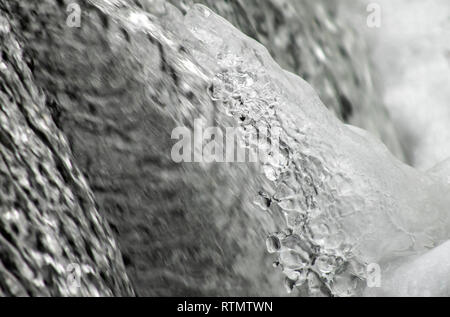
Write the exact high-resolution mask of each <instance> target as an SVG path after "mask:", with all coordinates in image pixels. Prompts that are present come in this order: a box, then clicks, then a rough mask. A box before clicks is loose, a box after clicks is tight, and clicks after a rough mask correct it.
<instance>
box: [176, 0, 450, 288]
mask: <svg viewBox="0 0 450 317" xmlns="http://www.w3.org/2000/svg"><path fill="white" fill-rule="evenodd" d="M185 23H186V25H187V26H188V29H189V30H190V31H191V32H192V33H193V34H194V36H195V37H196V38H197V39H199V40H200V42H201V43H202V45H204V47H202V48H204V49H205V50H206V51H207V53H206V54H205V51H202V52H201V53H200V54H199V55H198V56H200V57H201V58H202V60H203V61H208V62H210V63H214V64H215V65H214V67H211V68H212V69H218V71H217V72H216V73H215V75H214V76H213V77H212V79H211V85H210V87H209V88H208V93H209V94H210V96H211V99H212V100H213V101H214V102H215V103H216V104H217V105H218V106H219V107H220V108H221V110H222V111H223V112H224V113H226V114H227V115H228V116H231V117H233V118H235V119H236V120H235V121H236V122H237V123H238V124H239V126H240V128H241V131H242V136H243V138H244V139H245V140H248V139H249V138H251V136H252V135H255V134H256V135H259V134H264V133H266V134H267V135H264V138H263V139H267V140H268V144H264V143H262V144H261V143H259V144H250V146H256V147H257V148H254V149H255V150H256V151H259V152H260V153H261V152H262V154H263V155H260V156H261V157H265V158H266V159H265V160H264V161H262V162H261V170H262V173H263V174H264V175H265V176H266V178H267V179H268V180H269V181H270V182H271V184H272V188H271V190H270V191H269V192H259V195H260V199H259V200H257V204H258V205H259V206H262V207H263V208H264V209H271V210H273V211H280V212H282V213H283V214H284V216H285V219H286V229H285V230H284V231H283V232H277V233H273V234H272V235H270V236H269V237H268V238H267V241H266V246H267V249H268V251H269V252H271V253H275V254H277V258H278V260H277V261H276V262H275V266H278V267H280V268H281V270H282V271H283V273H284V274H285V276H286V286H287V288H288V290H292V289H294V288H299V289H300V290H301V291H302V293H305V290H306V292H307V293H308V294H309V295H312V296H323V295H332V296H354V295H361V294H362V293H363V292H364V289H365V287H366V286H367V283H366V279H367V278H368V269H367V268H368V266H370V265H371V264H373V263H380V265H381V267H382V268H383V269H384V268H386V267H389V265H386V263H390V262H392V261H395V260H396V259H398V258H400V257H404V256H408V255H415V254H420V253H422V252H424V251H425V250H426V249H428V248H431V247H433V246H435V245H437V244H439V243H441V242H442V241H444V240H445V239H447V238H448V232H449V230H448V229H449V221H448V206H449V205H450V202H449V198H448V195H447V194H448V188H445V187H441V185H442V184H438V185H437V184H433V182H434V181H433V180H431V179H430V177H429V176H428V175H425V174H421V173H419V172H417V171H416V170H414V169H412V168H410V167H408V166H406V165H404V164H403V163H401V162H400V161H398V160H397V159H395V158H394V157H393V156H392V155H391V153H389V151H387V149H386V148H385V146H384V145H382V144H381V142H379V141H378V140H377V139H375V138H373V137H372V136H371V135H369V134H368V133H367V132H365V131H363V130H360V129H358V128H355V127H352V126H347V125H343V124H342V123H341V122H340V121H338V120H337V119H336V118H334V117H333V116H332V115H331V114H330V113H329V112H328V111H327V110H326V109H325V107H324V106H323V104H322V103H321V102H320V100H319V99H318V97H317V95H316V94H315V92H314V91H313V90H312V88H311V87H310V86H309V85H308V84H306V83H305V82H304V81H302V80H301V79H300V78H299V77H297V76H295V75H293V74H290V73H287V72H285V71H283V70H282V69H281V68H280V67H279V66H278V65H276V63H275V62H274V61H273V60H272V59H271V57H270V55H269V54H268V53H267V51H266V50H265V49H264V48H263V47H262V46H261V45H260V44H258V43H257V42H255V41H253V40H251V39H250V38H248V37H246V36H244V35H243V34H242V33H240V32H239V31H237V30H236V29H234V28H233V27H232V26H231V25H229V24H228V23H227V22H226V21H225V20H223V19H221V18H220V17H218V16H217V15H215V14H214V13H212V12H210V11H209V10H208V9H207V8H206V7H203V6H194V7H193V8H192V9H191V10H190V11H189V12H188V13H187V15H186V16H185ZM205 55H207V56H208V58H205ZM274 141H276V142H278V145H279V146H278V148H279V151H273V148H274V147H273V146H272V144H270V143H271V142H274ZM377 265H378V264H377Z"/></svg>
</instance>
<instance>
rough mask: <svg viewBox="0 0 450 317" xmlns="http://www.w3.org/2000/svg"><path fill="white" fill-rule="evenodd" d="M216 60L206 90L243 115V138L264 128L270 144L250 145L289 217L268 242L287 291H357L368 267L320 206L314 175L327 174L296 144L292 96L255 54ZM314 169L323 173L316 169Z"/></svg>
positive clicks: (225, 108)
mask: <svg viewBox="0 0 450 317" xmlns="http://www.w3.org/2000/svg"><path fill="white" fill-rule="evenodd" d="M217 60H218V64H219V66H220V67H221V69H222V71H221V72H219V73H218V74H216V76H215V77H214V79H213V83H212V85H211V86H210V88H209V92H210V93H211V98H212V99H213V100H214V101H216V102H218V103H219V105H220V107H221V108H222V111H224V112H225V113H226V114H228V115H230V116H233V117H235V118H237V119H239V120H237V121H238V122H239V124H240V128H241V131H242V137H243V139H246V140H247V139H251V137H252V136H254V135H258V136H259V137H260V140H261V134H267V135H264V136H263V137H262V139H263V140H267V144H264V143H263V142H258V143H255V144H252V145H255V146H257V148H255V149H254V150H255V151H259V153H262V155H260V156H261V157H263V158H265V159H264V160H263V161H262V162H261V164H262V172H263V173H264V175H265V176H266V178H267V179H268V180H269V181H271V182H272V185H273V193H271V194H268V193H263V192H260V193H259V195H260V196H262V197H263V198H264V199H265V200H266V201H267V200H268V201H270V202H274V203H275V204H276V206H277V207H278V208H279V210H280V211H281V212H282V213H283V214H284V216H285V219H286V225H287V228H286V230H285V231H284V232H278V233H274V234H272V235H270V236H269V237H268V238H267V240H266V246H267V250H268V251H269V252H270V253H277V255H278V260H277V261H276V262H275V266H279V267H280V268H281V269H282V271H283V273H284V274H285V275H286V280H285V283H286V287H287V289H288V291H291V290H292V289H293V288H294V287H305V286H306V287H307V288H308V289H309V292H310V294H311V295H320V294H326V295H328V294H330V293H331V294H333V295H337V296H349V295H355V294H356V291H357V288H358V284H359V283H361V282H363V281H364V279H365V269H364V268H365V267H364V265H363V264H362V263H359V262H358V261H356V260H355V259H353V258H352V252H351V251H352V245H351V244H349V243H347V239H346V238H347V237H346V236H345V234H344V232H343V231H341V230H340V228H339V225H338V222H337V221H334V219H333V215H331V214H330V213H327V212H326V210H323V209H321V208H320V207H319V203H318V200H320V199H321V198H320V197H319V196H318V194H319V191H324V190H326V189H325V188H324V186H325V185H324V184H323V183H321V182H318V181H317V180H318V179H323V178H326V177H327V175H326V170H325V169H324V168H323V167H321V166H315V167H314V168H310V166H309V165H310V164H316V165H320V160H319V159H316V160H315V158H314V157H312V156H310V157H308V156H307V155H305V154H304V153H302V151H299V150H298V146H299V143H298V137H302V136H301V133H302V132H301V130H300V129H296V128H295V126H294V125H293V123H292V122H289V120H284V121H282V119H280V117H279V115H278V109H280V108H283V107H284V104H285V103H286V102H287V101H286V100H285V98H283V93H282V91H281V90H280V88H279V87H278V86H277V85H276V84H274V83H273V82H271V81H270V78H269V76H267V74H266V73H265V68H264V65H262V64H260V63H259V62H258V61H257V60H252V61H249V60H244V59H243V58H241V57H239V56H236V55H233V54H223V53H219V54H218V55H217ZM282 122H283V123H282ZM285 125H288V126H289V127H290V131H289V132H288V131H287V129H285V128H284V126H285ZM292 131H293V132H294V133H298V134H299V135H298V136H297V138H296V137H295V136H293V135H291V134H289V133H292ZM273 142H276V143H278V146H277V147H274V146H273V144H271V143H273ZM274 149H278V151H275V150H274ZM312 171H321V174H320V175H312V174H311V172H312ZM266 205H270V204H268V203H267V204H266ZM272 208H273V207H272ZM336 277H338V278H336Z"/></svg>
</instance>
